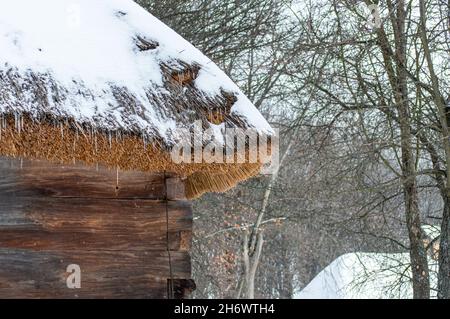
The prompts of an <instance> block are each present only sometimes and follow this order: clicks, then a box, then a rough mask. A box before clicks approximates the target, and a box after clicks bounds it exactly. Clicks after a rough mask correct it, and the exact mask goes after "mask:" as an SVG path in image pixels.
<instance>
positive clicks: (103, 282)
mask: <svg viewBox="0 0 450 319" xmlns="http://www.w3.org/2000/svg"><path fill="white" fill-rule="evenodd" d="M166 194H167V197H168V200H167V201H166V200H165V198H166ZM183 197H184V189H183V184H182V183H181V181H180V180H179V179H178V178H176V177H173V176H167V175H165V174H149V173H142V172H121V171H119V172H117V171H116V170H107V169H104V168H100V169H96V168H95V167H94V168H92V167H85V166H82V165H76V166H75V165H74V166H63V165H54V164H49V163H47V162H43V161H21V160H18V159H15V160H12V159H7V158H1V157H0V298H55V297H56V298H168V297H172V293H171V292H170V288H174V290H175V292H176V293H175V295H176V296H177V297H183V294H184V293H185V290H186V291H187V290H190V289H193V282H192V281H190V280H189V279H190V276H191V265H190V257H189V250H190V242H191V234H192V210H191V205H190V203H189V202H188V201H186V200H184V199H183ZM166 214H167V215H166ZM167 216H168V218H166V217H167ZM70 264H77V265H79V266H80V269H81V288H79V289H78V288H75V289H70V288H68V287H67V284H66V279H67V277H68V276H69V275H70V273H68V272H66V270H67V266H68V265H70ZM169 265H171V267H170V266H169ZM170 279H171V281H170V282H171V284H168V280H170ZM183 287H186V289H183ZM168 290H169V291H168ZM180 291H181V293H180Z"/></svg>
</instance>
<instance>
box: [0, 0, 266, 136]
mask: <svg viewBox="0 0 450 319" xmlns="http://www.w3.org/2000/svg"><path fill="white" fill-rule="evenodd" d="M0 51H1V54H0V113H8V114H12V113H26V114H30V115H31V116H32V117H36V118H39V117H40V116H46V117H47V116H48V115H50V116H54V117H56V118H70V119H74V120H75V121H77V122H79V123H83V124H89V125H92V126H93V127H95V128H98V129H101V130H124V131H132V132H139V133H143V134H147V135H149V136H152V137H155V136H156V137H159V138H161V139H162V140H164V141H169V140H170V139H171V134H172V132H173V129H175V128H177V127H180V126H184V125H187V124H188V123H192V122H193V121H195V120H197V119H203V120H204V119H205V118H207V115H205V114H207V113H208V112H209V111H211V110H213V109H215V108H222V109H225V111H224V112H226V114H225V115H226V116H225V118H226V123H227V125H232V126H233V125H234V126H244V127H251V128H256V129H258V130H259V131H260V132H265V133H272V129H271V128H270V126H269V124H268V123H267V122H266V120H265V119H264V118H263V117H262V115H261V114H260V113H259V111H258V110H257V109H256V108H255V107H254V106H253V105H252V103H251V102H250V101H249V100H248V99H247V98H246V97H245V96H244V94H243V93H242V92H241V91H240V90H239V88H238V87H237V86H236V85H235V84H234V83H233V82H232V81H231V80H230V79H229V78H228V76H227V75H225V73H224V72H222V71H221V70H220V69H219V68H218V67H217V66H216V65H215V64H214V63H213V62H212V61H211V60H210V59H208V58H207V57H206V56H204V55H203V54H202V53H201V52H200V51H199V50H197V49H196V48H195V47H194V46H192V45H191V44H190V43H188V42H187V41H186V40H184V39H183V38H182V37H181V36H179V35H178V34H177V33H175V32H174V31H173V30H171V29H170V28H169V27H167V26H166V25H165V24H164V23H162V22H161V21H159V20H158V19H157V18H155V17H154V16H152V15H151V14H150V13H148V12H147V11H145V10H144V9H143V8H141V7H140V6H139V5H137V4H136V3H134V2H133V1H131V0H96V1H92V0H39V1H30V0H14V1H11V0H0ZM186 77H187V78H191V79H190V80H191V81H185V78H186ZM188 80H189V79H188ZM227 108H229V109H228V110H226V109H227Z"/></svg>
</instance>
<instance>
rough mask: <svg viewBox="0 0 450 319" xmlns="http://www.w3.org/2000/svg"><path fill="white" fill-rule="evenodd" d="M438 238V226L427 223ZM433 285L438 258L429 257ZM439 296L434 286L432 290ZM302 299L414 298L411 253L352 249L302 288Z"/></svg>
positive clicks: (426, 229) (432, 283)
mask: <svg viewBox="0 0 450 319" xmlns="http://www.w3.org/2000/svg"><path fill="white" fill-rule="evenodd" d="M424 231H425V232H426V233H427V234H428V236H429V237H430V238H435V237H436V236H437V235H438V234H439V230H438V229H437V228H435V227H432V226H425V227H424ZM429 264H430V277H431V287H432V288H436V286H437V262H436V261H435V260H433V259H431V258H429ZM431 295H432V297H435V296H436V292H435V289H432V291H431ZM295 297H296V298H299V299H366V298H367V299H388V298H389V299H392V298H412V284H411V271H410V269H409V254H408V253H398V254H380V253H349V254H345V255H342V256H340V257H339V258H337V259H336V260H334V261H333V262H332V263H331V264H330V265H329V266H328V267H326V268H325V269H324V270H322V271H321V272H320V273H319V274H318V275H317V276H316V277H315V278H314V279H313V280H312V281H311V282H310V283H309V284H308V285H307V286H306V287H305V288H304V289H303V290H302V291H300V292H299V293H297V295H296V296H295Z"/></svg>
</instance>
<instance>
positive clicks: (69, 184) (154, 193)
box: [0, 157, 184, 199]
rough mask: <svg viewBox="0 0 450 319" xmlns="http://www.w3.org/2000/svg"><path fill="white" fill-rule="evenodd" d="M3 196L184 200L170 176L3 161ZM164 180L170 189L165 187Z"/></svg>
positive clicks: (0, 178) (181, 189)
mask: <svg viewBox="0 0 450 319" xmlns="http://www.w3.org/2000/svg"><path fill="white" fill-rule="evenodd" d="M0 171H1V174H0V193H2V194H4V195H15V196H47V197H84V198H146V199H165V196H166V191H167V192H168V194H167V195H168V198H169V199H183V198H184V194H183V193H184V184H183V183H182V181H181V180H180V179H179V178H176V177H174V176H173V175H172V174H170V173H166V174H163V173H158V174H156V173H145V172H137V171H121V170H111V169H108V168H104V167H98V168H96V167H90V166H84V165H81V164H74V165H62V164H53V163H49V162H45V161H29V160H24V161H21V160H17V159H8V158H5V157H0ZM164 177H166V178H167V179H169V184H170V186H169V187H168V188H167V189H166V188H165V186H164Z"/></svg>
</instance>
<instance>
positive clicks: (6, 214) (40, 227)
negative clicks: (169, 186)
mask: <svg viewBox="0 0 450 319" xmlns="http://www.w3.org/2000/svg"><path fill="white" fill-rule="evenodd" d="M167 210H168V219H166V203H165V202H162V201H155V200H111V199H90V198H89V199H80V198H29V197H7V198H4V197H3V195H0V247H12V248H28V249H34V250H37V249H51V250H58V251H61V250H68V249H74V248H77V247H79V248H83V249H86V250H95V249H109V250H124V249H126V250H161V249H166V248H167V244H168V245H169V247H170V249H172V250H179V249H180V248H181V240H182V238H181V236H180V232H184V233H186V232H187V233H190V232H191V229H192V208H191V205H190V203H189V202H187V201H169V202H168V203H167ZM167 229H168V230H169V243H167ZM183 236H186V235H183ZM183 239H184V238H183ZM183 245H185V243H184V242H183Z"/></svg>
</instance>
